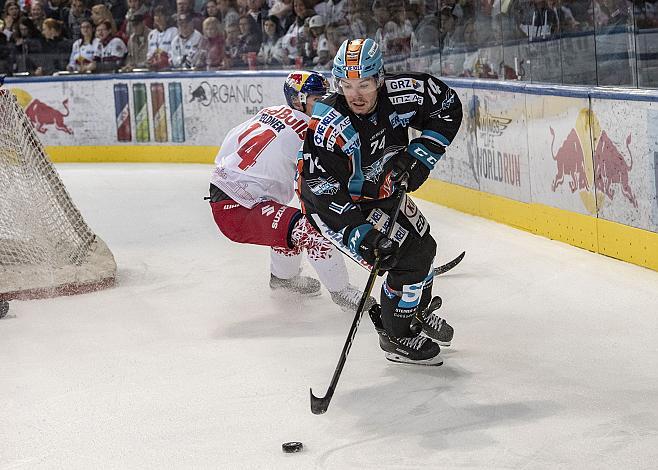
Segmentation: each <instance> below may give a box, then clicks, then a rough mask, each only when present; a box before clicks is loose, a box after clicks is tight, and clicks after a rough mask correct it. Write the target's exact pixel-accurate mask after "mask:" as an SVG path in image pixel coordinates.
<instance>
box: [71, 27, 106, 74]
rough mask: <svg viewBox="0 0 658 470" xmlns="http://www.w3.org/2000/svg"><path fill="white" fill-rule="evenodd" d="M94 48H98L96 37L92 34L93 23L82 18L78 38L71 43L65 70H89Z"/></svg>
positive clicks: (90, 69)
mask: <svg viewBox="0 0 658 470" xmlns="http://www.w3.org/2000/svg"><path fill="white" fill-rule="evenodd" d="M96 49H98V39H96V37H95V36H94V25H93V24H92V22H91V20H90V19H85V20H82V21H81V22H80V39H77V40H76V41H75V42H74V43H73V47H72V48H71V56H70V57H69V65H68V67H67V70H68V71H70V72H91V71H92V70H93V67H92V64H93V63H94V53H95V52H96Z"/></svg>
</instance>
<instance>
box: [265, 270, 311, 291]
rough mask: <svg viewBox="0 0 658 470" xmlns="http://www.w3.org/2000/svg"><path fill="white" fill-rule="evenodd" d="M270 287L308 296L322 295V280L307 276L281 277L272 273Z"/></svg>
mask: <svg viewBox="0 0 658 470" xmlns="http://www.w3.org/2000/svg"><path fill="white" fill-rule="evenodd" d="M270 288H271V289H272V290H279V289H280V290H285V291H288V292H294V293H296V294H302V295H308V296H315V295H320V281H318V280H317V279H313V278H312V277H307V276H299V275H297V276H295V277H292V278H290V279H281V278H278V277H276V276H275V275H274V274H270Z"/></svg>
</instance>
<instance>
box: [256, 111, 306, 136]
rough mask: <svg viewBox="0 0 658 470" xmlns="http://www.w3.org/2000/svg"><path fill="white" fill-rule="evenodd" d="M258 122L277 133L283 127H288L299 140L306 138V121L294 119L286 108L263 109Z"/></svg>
mask: <svg viewBox="0 0 658 470" xmlns="http://www.w3.org/2000/svg"><path fill="white" fill-rule="evenodd" d="M259 121H260V122H262V123H263V124H267V125H269V126H270V127H272V129H274V130H275V131H277V132H281V131H282V130H283V129H285V126H290V127H291V128H292V130H293V131H295V132H296V133H297V135H298V136H299V138H300V139H302V140H304V138H305V137H306V127H307V126H308V125H307V123H306V120H304V119H297V118H295V115H294V114H293V113H292V110H291V109H290V108H288V107H287V106H282V107H280V108H265V109H263V110H262V111H261V117H260V118H259ZM282 121H283V122H282Z"/></svg>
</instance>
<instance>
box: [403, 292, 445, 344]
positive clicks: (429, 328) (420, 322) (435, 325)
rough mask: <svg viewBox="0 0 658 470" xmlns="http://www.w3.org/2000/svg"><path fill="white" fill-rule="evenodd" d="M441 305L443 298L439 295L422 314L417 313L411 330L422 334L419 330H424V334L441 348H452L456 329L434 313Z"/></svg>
mask: <svg viewBox="0 0 658 470" xmlns="http://www.w3.org/2000/svg"><path fill="white" fill-rule="evenodd" d="M441 303H442V301H441V297H439V296H438V295H437V296H436V297H434V298H433V299H432V301H431V302H430V304H429V305H428V306H427V308H426V309H425V310H424V311H423V312H422V313H416V317H415V318H414V320H413V321H412V323H411V327H410V328H411V331H412V332H420V331H419V330H420V329H422V331H423V333H425V334H426V335H427V336H429V337H430V338H432V339H433V340H434V341H436V342H437V343H439V344H440V345H441V346H450V342H451V341H452V336H453V334H454V332H455V331H454V329H453V328H452V326H450V325H448V323H447V322H446V321H445V320H444V319H443V318H441V317H439V316H437V315H435V314H434V313H433V312H434V311H435V310H438V309H439V308H441Z"/></svg>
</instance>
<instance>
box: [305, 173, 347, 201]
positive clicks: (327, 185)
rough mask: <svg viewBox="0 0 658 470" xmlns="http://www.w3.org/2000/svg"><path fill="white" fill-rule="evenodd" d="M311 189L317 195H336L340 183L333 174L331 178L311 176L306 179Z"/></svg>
mask: <svg viewBox="0 0 658 470" xmlns="http://www.w3.org/2000/svg"><path fill="white" fill-rule="evenodd" d="M306 184H308V187H309V189H310V190H311V192H312V193H313V194H315V195H316V196H321V195H322V194H329V195H332V196H333V195H334V194H336V193H337V192H338V190H339V189H340V183H339V182H338V181H337V180H336V179H335V178H334V177H332V176H330V177H329V178H326V179H325V178H322V177H318V178H311V179H307V180H306Z"/></svg>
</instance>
